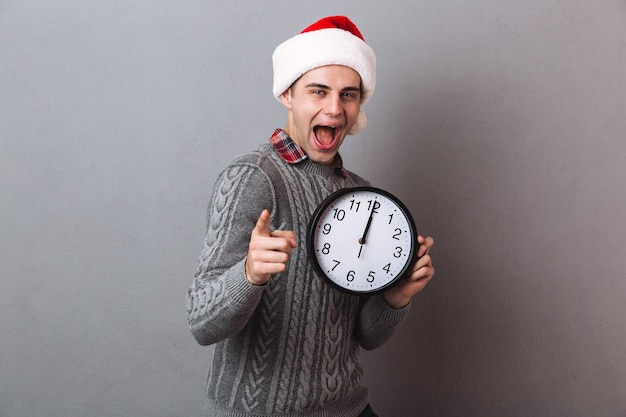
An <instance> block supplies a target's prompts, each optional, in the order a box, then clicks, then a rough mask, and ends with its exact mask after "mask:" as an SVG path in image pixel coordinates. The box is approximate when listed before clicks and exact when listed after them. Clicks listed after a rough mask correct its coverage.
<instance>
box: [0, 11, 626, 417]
mask: <svg viewBox="0 0 626 417" xmlns="http://www.w3.org/2000/svg"><path fill="white" fill-rule="evenodd" d="M339 13H341V14H348V15H349V16H350V17H351V18H352V19H353V20H354V21H355V22H356V23H357V25H358V26H359V27H360V29H361V30H362V31H363V33H364V35H365V37H366V40H367V41H368V43H370V44H371V46H372V47H373V48H374V49H375V50H376V52H377V55H378V59H379V67H378V69H379V71H378V74H379V76H378V88H377V92H376V94H375V95H374V98H373V100H372V101H371V102H370V103H368V105H367V106H366V111H367V112H368V115H369V118H370V125H369V127H368V129H366V130H365V131H364V132H363V133H362V134H360V135H359V136H357V137H353V138H350V139H349V140H348V141H347V143H346V145H345V149H344V150H343V156H344V159H345V161H346V164H347V165H348V166H349V167H350V168H352V169H354V170H355V171H357V172H359V173H360V174H362V175H364V176H365V177H367V178H369V179H370V180H372V182H374V183H375V184H376V185H378V186H380V187H383V188H387V189H389V190H390V191H392V192H393V193H395V194H397V195H398V196H399V197H401V198H402V199H403V200H405V202H406V203H407V205H408V206H409V207H410V209H411V210H412V211H413V213H414V215H415V217H416V221H417V224H418V228H419V230H420V231H421V232H422V233H423V234H429V235H433V236H434V237H435V238H436V249H435V250H434V252H433V255H434V257H435V263H436V267H437V275H436V280H434V281H433V282H432V283H431V284H430V285H429V287H428V288H427V290H425V291H424V292H423V293H422V294H420V295H419V296H418V297H417V298H416V299H415V303H414V308H413V310H412V313H411V316H410V319H409V320H408V322H407V323H406V324H405V326H404V327H403V329H402V332H401V334H399V335H398V336H397V337H396V338H395V339H394V340H393V341H391V342H390V343H389V344H388V345H386V346H385V347H383V348H381V349H380V350H377V351H375V352H367V353H365V354H364V356H363V359H364V362H365V366H366V372H367V374H366V378H367V382H368V384H369V385H370V388H371V391H372V403H373V405H374V406H375V408H376V409H377V410H378V412H379V413H380V414H381V415H382V416H386V417H391V416H395V417H398V416H444V417H452V416H482V417H488V416H563V417H564V416H592V415H593V416H624V415H626V395H624V393H626V325H625V323H626V280H625V279H624V278H625V275H626V274H625V272H624V271H625V270H626V251H625V248H626V195H625V194H626V193H625V192H624V184H626V144H625V143H624V141H625V139H626V117H625V113H626V41H625V39H626V4H625V3H624V2H623V1H617V0H612V1H611V0H600V1H593V2H592V1H582V0H571V1H555V0H530V1H528V0H524V1H521V0H512V1H499V0H497V1H496V0H478V1H473V2H466V1H458V0H454V1H445V2H444V1H439V0H403V1H394V2H386V1H385V2H383V1H372V0H360V1H344V2H336V1H327V0H323V1H317V2H310V3H305V2H290V1H285V0H280V1H272V2H269V1H250V0H235V1H231V2H217V1H197V0H177V1H173V0H162V1H158V2H147V1H121V0H112V1H106V2H102V1H101V2H85V1H78V0H65V1H63V2H49V1H44V0H20V1H17V0H4V1H0V136H1V138H0V139H1V140H0V192H1V201H2V202H1V203H0V209H1V216H0V256H1V262H0V278H1V279H2V290H1V291H0V332H1V336H0V339H1V341H0V416H3V417H28V416H50V417H56V416H64V417H68V416H133V417H141V416H193V415H200V413H201V408H202V402H203V382H204V375H205V371H206V364H207V357H206V349H205V348H202V347H200V346H198V345H196V344H195V342H194V341H193V340H192V338H191V336H190V334H189V332H188V330H187V326H186V320H185V314H184V294H185V291H186V289H187V286H188V285H189V284H190V283H191V278H192V276H193V273H194V272H195V267H196V260H197V256H198V254H199V250H200V245H201V242H202V239H203V234H204V218H205V206H206V202H207V199H208V196H209V192H210V189H211V187H212V184H213V182H214V180H215V177H216V175H217V173H218V171H219V170H220V169H221V168H223V166H224V165H225V164H226V163H227V162H228V161H229V160H230V159H231V158H232V157H234V156H235V155H237V154H239V153H241V152H243V151H245V150H247V149H250V148H251V147H254V146H256V145H257V144H258V143H259V142H261V141H265V140H266V139H267V138H268V137H269V134H270V133H271V132H272V129H274V128H275V127H282V126H283V125H284V122H285V114H284V110H283V108H282V107H281V106H280V104H279V103H278V102H277V101H275V100H274V99H273V98H272V96H271V65H270V55H271V53H272V51H273V49H274V47H275V46H276V45H277V44H278V43H279V42H282V41H283V40H284V39H286V38H287V37H289V36H291V35H293V34H295V33H297V32H298V31H300V30H301V29H302V28H304V27H305V26H307V25H308V24H310V23H312V22H313V21H314V20H316V19H317V18H320V17H323V16H325V15H328V14H339Z"/></svg>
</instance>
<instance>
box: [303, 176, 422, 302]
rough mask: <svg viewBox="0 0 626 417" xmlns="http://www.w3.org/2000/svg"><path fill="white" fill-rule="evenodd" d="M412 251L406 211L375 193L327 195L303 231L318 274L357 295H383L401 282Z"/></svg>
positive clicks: (373, 190)
mask: <svg viewBox="0 0 626 417" xmlns="http://www.w3.org/2000/svg"><path fill="white" fill-rule="evenodd" d="M417 246H418V243H417V231H416V230H415V223H414V222H413V218H412V217H411V214H410V213H409V211H408V210H407V208H406V206H405V205H404V204H402V202H401V201H400V200H398V199H397V198H396V197H394V196H393V195H391V194H390V193H388V192H386V191H384V190H381V189H378V188H374V187H352V188H344V189H341V190H339V191H337V192H335V193H333V194H331V195H330V196H329V197H328V198H326V199H325V200H324V201H323V202H322V203H321V204H320V205H319V206H318V207H317V209H316V210H315V212H314V213H313V216H312V217H311V220H310V222H309V227H308V230H307V248H308V253H309V258H310V259H311V262H312V264H313V267H314V268H315V270H316V271H317V273H318V274H319V275H320V276H322V277H323V278H325V279H326V280H327V281H328V282H329V283H330V284H332V285H333V286H335V287H336V288H338V289H340V290H342V291H344V292H347V293H351V294H357V295H361V294H373V293H377V292H380V291H383V290H386V289H388V288H389V287H391V286H392V285H393V284H395V283H396V282H397V281H398V280H399V279H401V278H402V277H404V276H405V274H406V273H407V272H408V270H409V268H410V267H411V266H412V264H413V262H414V260H415V259H414V258H415V255H416V253H417Z"/></svg>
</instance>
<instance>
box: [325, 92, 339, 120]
mask: <svg viewBox="0 0 626 417" xmlns="http://www.w3.org/2000/svg"><path fill="white" fill-rule="evenodd" d="M342 109H343V106H342V104H341V97H339V95H337V94H329V95H328V96H327V100H326V103H325V106H324V114H326V115H327V116H329V117H337V116H339V115H341V112H342Z"/></svg>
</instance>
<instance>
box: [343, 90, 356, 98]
mask: <svg viewBox="0 0 626 417" xmlns="http://www.w3.org/2000/svg"><path fill="white" fill-rule="evenodd" d="M341 96H342V97H343V98H345V99H347V100H354V99H357V98H358V96H359V93H357V92H354V91H346V92H344V93H342V94H341Z"/></svg>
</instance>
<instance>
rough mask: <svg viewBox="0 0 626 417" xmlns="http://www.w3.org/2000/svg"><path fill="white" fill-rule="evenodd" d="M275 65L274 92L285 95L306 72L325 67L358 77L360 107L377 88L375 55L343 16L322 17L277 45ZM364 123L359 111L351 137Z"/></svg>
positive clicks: (277, 96)
mask: <svg viewBox="0 0 626 417" xmlns="http://www.w3.org/2000/svg"><path fill="white" fill-rule="evenodd" d="M272 62H273V65H274V87H273V93H274V96H275V97H276V98H280V95H281V94H282V93H284V92H285V91H286V90H287V89H288V88H289V87H290V86H291V85H292V84H293V83H294V82H295V81H296V80H297V79H298V78H300V77H301V76H302V75H303V74H304V73H305V72H307V71H310V70H312V69H314V68H318V67H322V66H325V65H345V66H346V67H350V68H352V69H353V70H355V71H356V72H358V73H359V75H360V76H361V88H362V91H361V105H363V104H365V103H366V102H367V101H368V100H369V99H370V97H371V96H372V94H373V93H374V88H375V87H376V55H374V51H373V50H372V48H370V47H369V46H368V45H367V44H366V43H365V40H364V39H363V35H361V32H360V31H359V29H358V28H357V27H356V25H355V24H354V23H352V21H350V19H348V18H347V17H345V16H329V17H325V18H323V19H321V20H319V21H317V22H315V23H313V24H312V25H311V26H309V27H307V28H306V29H304V30H303V31H302V32H300V33H299V34H297V35H295V36H294V37H292V38H290V39H287V40H286V41H285V42H283V43H281V44H280V45H278V47H277V48H276V49H275V50H274V54H273V56H272ZM366 123H367V119H366V118H365V114H364V113H363V112H362V111H361V114H360V115H359V120H358V121H357V124H356V125H355V127H354V128H353V129H352V130H353V131H352V132H351V133H352V134H354V133H357V132H358V131H360V130H362V129H363V128H364V127H365V124H366Z"/></svg>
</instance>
